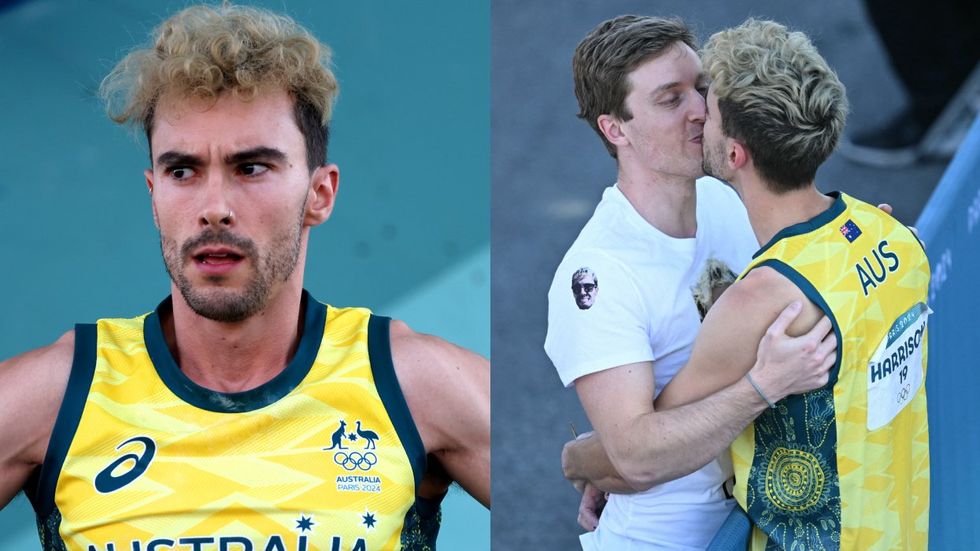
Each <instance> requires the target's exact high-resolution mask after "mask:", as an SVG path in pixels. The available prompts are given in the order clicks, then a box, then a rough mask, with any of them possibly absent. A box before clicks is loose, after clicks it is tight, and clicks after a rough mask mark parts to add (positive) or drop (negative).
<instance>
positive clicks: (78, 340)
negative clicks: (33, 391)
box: [24, 324, 98, 518]
mask: <svg viewBox="0 0 980 551" xmlns="http://www.w3.org/2000/svg"><path fill="white" fill-rule="evenodd" d="M97 341H98V328H97V326H96V325H95V324H77V325H75V355H74V357H73V358H72V364H71V374H70V375H69V376H68V386H67V387H66V388H65V397H64V398H63V399H62V401H61V408H60V409H59V410H58V417H57V419H56V420H55V423H54V428H53V429H52V431H51V440H50V441H49V442H48V451H47V453H46V454H45V456H44V463H42V464H41V466H40V467H39V468H38V469H37V470H36V471H35V476H33V477H32V479H31V480H30V481H29V482H28V484H27V486H25V488H24V493H25V494H27V497H28V498H29V499H30V500H31V503H32V504H33V505H34V511H35V512H36V513H37V516H38V518H45V517H47V516H49V515H50V514H51V513H52V511H53V510H54V492H55V486H57V484H58V475H60V474H61V467H62V465H64V463H65V457H66V456H67V455H68V448H69V446H71V442H72V439H74V438H75V431H76V430H77V429H78V422H79V420H80V419H81V417H82V410H84V409H85V402H86V400H87V398H88V391H89V388H90V387H91V386H92V377H93V375H94V373H95V357H96V344H97Z"/></svg>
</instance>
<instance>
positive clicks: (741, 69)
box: [701, 19, 847, 193]
mask: <svg viewBox="0 0 980 551" xmlns="http://www.w3.org/2000/svg"><path fill="white" fill-rule="evenodd" d="M701 59H702V61H703V63H704V70H705V72H706V73H707V75H708V77H709V78H710V79H711V86H712V90H713V91H714V93H715V95H716V96H717V97H718V109H719V110H720V111H721V113H720V114H721V119H722V125H721V128H722V131H723V132H724V133H725V135H727V136H730V137H732V138H735V139H737V140H740V141H742V142H743V143H744V144H745V146H746V147H747V148H748V149H749V151H750V152H751V153H752V161H753V163H754V164H755V167H756V169H757V170H758V171H759V175H760V176H762V177H763V178H764V179H765V180H766V182H768V185H769V188H770V189H771V190H772V191H774V192H776V193H780V192H786V191H791V190H794V189H799V188H802V187H805V186H807V185H808V184H809V183H810V182H812V181H813V179H814V177H816V174H817V168H818V167H819V166H820V165H821V163H823V162H824V161H825V160H827V157H829V156H830V154H831V153H832V152H833V151H834V148H835V147H837V140H838V139H839V138H840V135H841V132H843V130H844V122H845V120H846V119H847V95H846V93H845V90H844V85H843V84H842V83H841V81H840V80H839V79H838V78H837V74H836V73H834V70H833V69H831V68H830V66H829V65H828V64H827V62H826V60H824V58H823V57H821V56H820V54H819V53H818V52H817V49H816V48H815V47H814V46H813V44H812V43H811V42H810V39H809V38H807V36H806V35H805V34H803V33H801V32H790V31H788V30H787V29H786V27H784V26H783V25H780V24H779V23H775V22H773V21H758V20H755V19H749V20H747V21H746V22H745V23H742V24H741V25H739V26H738V27H735V28H733V29H728V30H725V31H721V32H719V33H716V34H715V35H714V36H712V37H711V38H710V39H708V43H707V44H705V47H704V51H703V52H702V54H701Z"/></svg>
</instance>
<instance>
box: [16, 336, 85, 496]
mask: <svg viewBox="0 0 980 551" xmlns="http://www.w3.org/2000/svg"><path fill="white" fill-rule="evenodd" d="M74 349H75V332H74V331H69V332H67V333H65V334H64V335H63V336H62V337H61V338H60V339H58V340H57V341H56V342H54V343H53V344H51V345H48V346H46V347H43V348H39V349H37V350H32V351H30V352H27V353H24V354H21V355H20V356H16V357H14V358H11V359H9V360H7V361H4V362H2V363H0V442H3V445H2V446H0V507H3V506H5V505H6V504H7V503H9V502H10V500H11V499H13V497H14V496H15V495H16V494H17V492H19V491H20V490H21V489H22V488H23V486H24V483H25V482H26V481H27V479H28V477H29V476H30V475H31V472H33V470H34V469H35V468H37V467H38V466H39V465H41V463H42V462H43V461H44V455H45V453H46V452H47V448H48V441H49V440H50V439H51V432H52V429H53V428H54V423H55V420H56V419H57V417H58V410H59V409H60V407H61V401H62V398H63V397H64V394H65V388H66V387H67V385H68V375H69V373H70V372H71V365H72V357H73V354H74Z"/></svg>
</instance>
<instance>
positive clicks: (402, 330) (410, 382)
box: [391, 320, 490, 507]
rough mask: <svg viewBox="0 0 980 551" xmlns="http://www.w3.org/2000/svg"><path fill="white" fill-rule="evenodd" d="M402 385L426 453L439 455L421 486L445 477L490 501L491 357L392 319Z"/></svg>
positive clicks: (486, 502) (393, 347) (393, 344)
mask: <svg viewBox="0 0 980 551" xmlns="http://www.w3.org/2000/svg"><path fill="white" fill-rule="evenodd" d="M391 352H392V357H393V361H394V364H395V372H396V374H397V375H398V381H399V384H400V385H401V387H402V391H403V392H404V394H405V400H406V401H407V402H408V408H409V410H410V411H411V412H412V418H413V419H414V420H415V425H416V427H417V428H418V430H419V435H420V436H421V437H422V442H423V444H424V445H425V450H426V453H428V454H430V456H431V457H434V458H435V459H436V460H438V462H439V464H438V465H436V466H434V467H433V469H432V470H433V473H432V474H433V476H432V477H427V478H429V480H428V481H427V483H426V482H425V481H424V483H423V486H429V487H433V486H438V484H439V483H438V481H439V480H446V476H447V475H448V478H451V479H452V480H455V481H456V482H458V483H459V484H460V486H462V487H463V488H464V489H465V490H466V491H467V492H468V493H469V494H470V495H471V496H473V497H474V498H476V499H477V500H478V501H479V502H480V503H482V504H483V505H484V506H486V507H489V506H490V362H488V361H487V360H486V359H485V358H483V357H481V356H479V355H477V354H474V353H472V352H470V351H468V350H465V349H463V348H460V347H458V346H455V345H453V344H450V343H448V342H446V341H444V340H442V339H440V338H438V337H433V336H431V335H423V334H421V333H416V332H414V331H412V330H411V329H410V328H409V327H408V326H407V325H405V324H404V323H403V322H400V321H395V320H393V321H392V322H391Z"/></svg>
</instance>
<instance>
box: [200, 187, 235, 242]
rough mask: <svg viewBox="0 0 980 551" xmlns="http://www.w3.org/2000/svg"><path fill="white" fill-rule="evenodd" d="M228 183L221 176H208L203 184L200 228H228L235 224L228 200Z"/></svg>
mask: <svg viewBox="0 0 980 551" xmlns="http://www.w3.org/2000/svg"><path fill="white" fill-rule="evenodd" d="M229 185H230V184H229V183H228V182H226V181H225V177H224V175H222V174H214V175H212V176H210V177H209V178H208V180H207V182H206V183H205V184H204V190H203V193H204V197H203V202H202V204H201V212H200V220H199V223H200V225H201V227H202V228H206V227H211V228H214V229H217V228H219V227H229V226H231V225H232V224H234V223H235V213H234V211H233V210H232V208H231V202H230V201H229V198H228V193H229V191H230V190H229Z"/></svg>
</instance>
